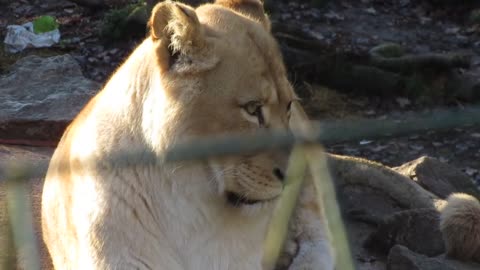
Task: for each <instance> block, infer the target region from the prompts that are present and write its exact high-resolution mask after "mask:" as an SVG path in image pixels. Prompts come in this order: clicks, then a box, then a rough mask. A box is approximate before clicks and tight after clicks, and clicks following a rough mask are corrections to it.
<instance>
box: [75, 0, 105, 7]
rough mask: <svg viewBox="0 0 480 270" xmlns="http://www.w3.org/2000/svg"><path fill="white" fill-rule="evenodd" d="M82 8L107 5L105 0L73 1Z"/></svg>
mask: <svg viewBox="0 0 480 270" xmlns="http://www.w3.org/2000/svg"><path fill="white" fill-rule="evenodd" d="M71 1H72V2H75V3H77V4H79V5H81V6H87V7H101V6H104V5H105V4H106V2H105V0H71Z"/></svg>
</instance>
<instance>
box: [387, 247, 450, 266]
mask: <svg viewBox="0 0 480 270" xmlns="http://www.w3.org/2000/svg"><path fill="white" fill-rule="evenodd" d="M407 269H408V270H455V268H453V267H451V266H449V265H447V264H445V263H444V262H442V261H441V260H440V259H437V258H428V257H427V256H424V255H420V254H417V253H415V252H413V251H411V250H409V249H408V248H406V247H404V246H401V245H396V246H394V247H393V248H392V249H391V250H390V253H389V254H388V262H387V270H407Z"/></svg>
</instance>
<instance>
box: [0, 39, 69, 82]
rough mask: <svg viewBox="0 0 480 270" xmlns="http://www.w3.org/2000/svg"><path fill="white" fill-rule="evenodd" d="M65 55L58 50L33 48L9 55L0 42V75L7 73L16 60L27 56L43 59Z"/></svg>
mask: <svg viewBox="0 0 480 270" xmlns="http://www.w3.org/2000/svg"><path fill="white" fill-rule="evenodd" d="M63 53H65V52H64V51H61V50H59V49H58V48H56V49H52V48H35V49H25V50H23V51H21V52H19V53H9V52H7V51H5V45H4V44H3V42H0V74H2V73H5V72H7V71H8V69H9V68H10V66H11V65H13V64H14V63H15V62H17V60H19V59H21V58H23V57H25V56H27V55H32V54H34V55H38V56H43V57H48V56H53V55H59V54H63Z"/></svg>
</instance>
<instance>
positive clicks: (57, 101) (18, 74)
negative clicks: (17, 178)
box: [0, 54, 100, 145]
mask: <svg viewBox="0 0 480 270" xmlns="http://www.w3.org/2000/svg"><path fill="white" fill-rule="evenodd" d="M99 87H100V85H99V84H98V83H96V82H93V81H91V80H88V79H86V78H85V77H84V76H83V75H82V72H81V69H80V66H79V65H78V63H77V62H76V61H75V60H74V58H73V57H72V56H70V55H68V54H67V55H59V56H53V57H48V58H42V57H38V56H34V55H32V56H28V57H25V58H23V59H20V60H19V61H18V62H17V63H15V64H14V65H13V66H12V67H11V69H10V72H9V73H8V74H5V75H2V76H0V104H2V106H1V107H0V143H2V142H3V143H14V144H31V145H55V144H56V143H57V141H58V140H59V138H60V137H61V135H62V133H63V131H64V129H65V127H66V126H67V125H68V124H69V123H70V121H71V120H72V119H73V117H75V115H76V114H78V112H79V111H80V110H81V109H82V108H83V106H84V105H85V104H86V103H87V101H88V100H89V99H90V98H91V97H92V96H93V95H94V94H95V93H96V91H97V90H98V89H99Z"/></svg>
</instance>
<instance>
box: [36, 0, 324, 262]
mask: <svg viewBox="0 0 480 270" xmlns="http://www.w3.org/2000/svg"><path fill="white" fill-rule="evenodd" d="M149 27H150V35H149V36H148V37H147V38H146V39H145V40H144V41H143V42H142V43H141V44H140V45H139V46H138V47H137V48H136V49H135V51H134V52H133V53H132V54H131V55H130V57H129V58H128V59H127V60H126V61H125V62H124V63H123V64H122V65H121V66H120V68H119V69H118V70H117V71H116V72H115V74H114V75H113V76H112V77H111V78H110V80H109V81H108V83H107V84H106V86H105V87H104V89H103V90H102V91H101V92H100V93H99V94H98V95H97V96H96V97H95V98H93V99H92V100H91V101H90V102H89V104H88V105H87V106H86V107H85V108H84V109H83V110H82V112H81V113H80V114H79V115H78V116H77V117H76V119H75V120H74V121H73V122H72V124H71V125H70V126H69V128H68V129H67V131H66V132H65V134H64V135H63V137H62V139H61V142H60V144H59V146H58V148H57V149H56V151H55V153H54V156H53V158H52V160H51V163H50V167H49V170H48V173H47V177H46V180H45V185H44V191H43V197H42V229H43V237H44V241H45V243H46V245H47V247H48V250H49V252H50V254H51V257H52V260H53V264H54V266H55V268H56V269H166V270H175V269H202V270H203V269H205V270H207V269H208V270H215V269H217V270H225V269H230V270H235V269H238V270H244V269H249V270H254V269H262V267H261V258H262V247H263V241H264V237H265V234H266V228H267V224H268V221H269V218H270V213H271V212H272V210H273V207H274V206H275V201H276V199H277V198H278V196H279V195H280V193H281V192H282V180H283V178H284V170H285V163H286V158H287V155H288V153H286V152H282V151H278V152H269V153H262V154H257V155H250V156H238V157H229V158H221V159H219V158H217V159H209V160H206V161H199V162H184V163H180V164H179V163H176V164H169V163H168V164H165V163H163V162H162V160H161V159H160V158H158V159H157V161H155V162H153V163H152V162H151V160H152V159H155V157H160V156H161V155H162V153H164V151H165V149H167V148H168V147H170V146H172V145H174V144H176V143H178V142H182V141H187V140H190V139H194V138H198V137H205V136H212V135H218V134H221V133H242V132H243V133H245V134H246V133H251V132H254V131H256V130H258V129H287V128H289V126H290V125H289V124H290V123H291V122H292V121H298V119H295V118H300V115H301V114H302V111H301V108H300V106H299V105H298V103H297V102H296V96H295V94H294V92H293V90H292V87H291V85H290V84H289V82H288V80H287V77H286V71H285V68H284V65H283V63H282V58H281V55H280V52H279V49H278V48H277V44H276V42H275V40H274V38H273V37H272V35H271V34H270V29H269V28H270V22H269V19H268V18H267V17H266V16H265V15H264V10H263V6H262V3H261V2H260V1H259V0H219V1H217V2H216V3H214V4H205V5H202V6H200V7H198V8H197V9H193V8H192V7H190V6H187V5H184V4H181V3H177V2H170V1H167V2H163V3H160V4H158V5H157V6H155V8H154V9H153V11H152V16H151V19H150V22H149ZM131 151H135V152H139V151H140V152H141V153H143V156H142V155H141V156H142V157H143V158H144V159H145V165H142V166H139V165H131V164H128V163H129V161H128V160H123V163H122V164H119V163H117V162H116V161H115V159H112V157H114V156H115V155H116V154H117V153H122V152H131ZM142 157H140V159H142ZM137 163H138V160H137V161H136V163H135V164H137ZM309 192H312V191H311V187H308V186H307V187H306V189H305V193H304V194H303V195H302V199H301V201H300V207H301V208H300V209H299V210H298V211H297V213H296V217H295V218H296V220H295V221H294V224H293V225H294V226H293V230H294V231H293V239H300V238H303V239H305V241H301V242H299V243H300V244H299V245H298V246H296V247H295V246H294V248H293V249H292V248H290V249H288V250H290V251H292V252H294V253H295V254H296V257H295V258H294V259H293V263H292V265H291V269H333V259H332V252H331V250H330V248H329V244H328V240H327V237H326V233H325V226H324V223H323V219H322V218H321V215H320V210H319V209H320V208H319V207H318V206H317V205H316V204H315V201H316V200H315V199H314V197H313V194H309ZM307 220H308V221H307ZM296 224H302V225H301V226H300V225H298V226H296Z"/></svg>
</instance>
